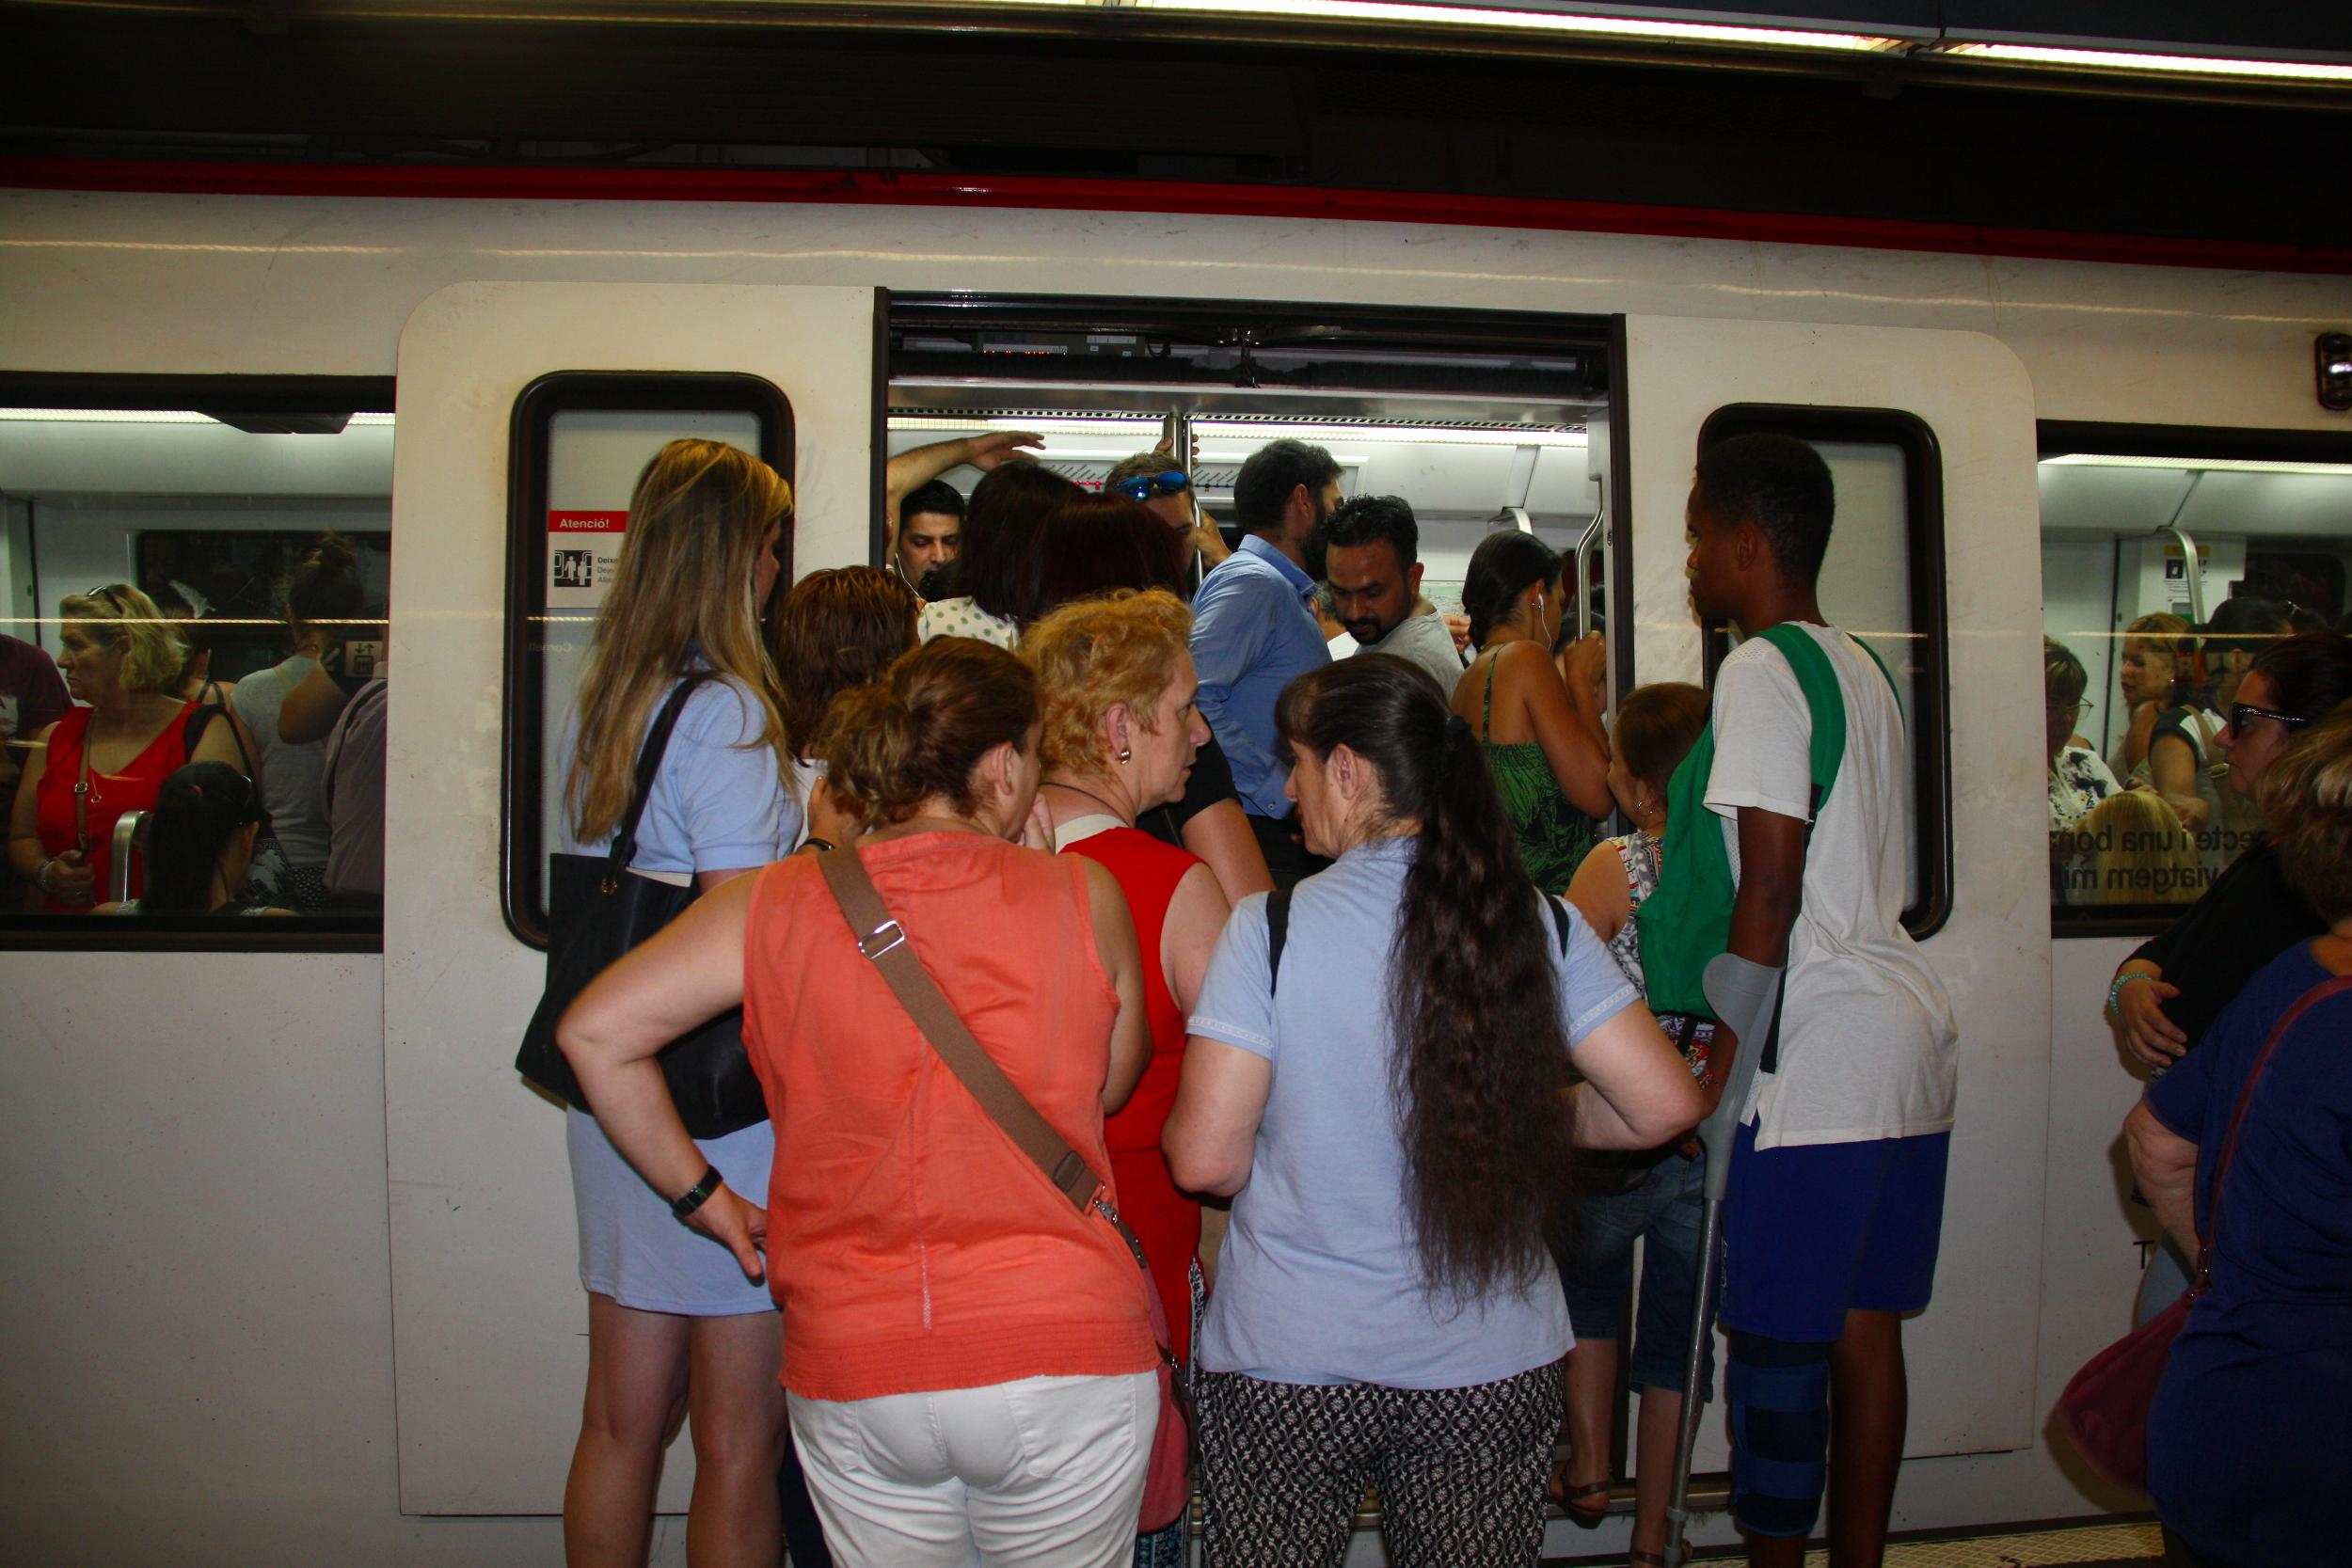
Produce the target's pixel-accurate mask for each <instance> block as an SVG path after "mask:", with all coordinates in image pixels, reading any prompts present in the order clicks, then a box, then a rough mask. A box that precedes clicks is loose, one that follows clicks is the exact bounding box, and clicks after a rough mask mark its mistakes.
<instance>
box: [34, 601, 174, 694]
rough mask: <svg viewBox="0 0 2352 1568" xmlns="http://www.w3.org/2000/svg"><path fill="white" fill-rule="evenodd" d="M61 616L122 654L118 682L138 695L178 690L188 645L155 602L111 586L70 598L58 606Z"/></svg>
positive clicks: (117, 676)
mask: <svg viewBox="0 0 2352 1568" xmlns="http://www.w3.org/2000/svg"><path fill="white" fill-rule="evenodd" d="M57 614H58V616H59V617H60V618H61V619H64V620H68V621H81V622H85V623H87V625H88V629H89V632H90V635H91V636H93V637H95V638H96V639H98V641H101V642H103V643H105V644H106V645H107V646H109V647H119V648H121V650H122V665H121V668H120V670H119V672H118V673H117V674H116V676H115V678H116V679H117V680H119V681H120V682H121V683H122V689H123V690H125V691H129V692H133V693H144V692H151V691H173V690H177V689H179V685H180V667H181V666H182V665H183V664H184V663H185V662H186V661H187V657H188V648H187V644H186V643H185V642H183V641H181V637H180V633H179V632H178V631H177V630H175V629H174V628H173V626H172V624H171V622H170V621H169V620H168V619H167V618H166V616H165V615H164V612H163V611H162V610H158V609H157V608H156V607H155V601H154V600H152V599H151V598H149V597H148V596H147V595H146V594H142V593H140V592H139V591H138V590H137V589H135V588H134V587H132V586H131V585H130V584H129V583H127V582H110V583H108V584H107V585H106V586H105V587H103V588H93V589H91V590H90V591H89V592H88V593H87V594H67V595H66V596H65V597H64V598H62V599H60V600H58V601H57Z"/></svg>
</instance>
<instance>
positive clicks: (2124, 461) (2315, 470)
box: [2042, 451, 2352, 479]
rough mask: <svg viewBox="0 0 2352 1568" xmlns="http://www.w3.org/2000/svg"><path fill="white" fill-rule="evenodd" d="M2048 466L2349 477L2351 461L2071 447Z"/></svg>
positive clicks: (2046, 462)
mask: <svg viewBox="0 0 2352 1568" xmlns="http://www.w3.org/2000/svg"><path fill="white" fill-rule="evenodd" d="M2042 467H2051V468H2167V469H2172V470H2175V471H2179V470H2185V469H2202V470H2204V471H2205V472H2208V473H2227V474H2328V475H2331V476H2333V477H2335V478H2339V479H2344V478H2352V463H2301V462H2293V461H2282V460H2275V459H2270V458H2258V457H2148V456H2144V455H2130V454H2125V453H2122V452H2105V451H2070V452H2066V453H2064V454H2062V455H2059V456H2057V457H2045V458H2043V459H2042Z"/></svg>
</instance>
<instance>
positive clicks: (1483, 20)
mask: <svg viewBox="0 0 2352 1568" xmlns="http://www.w3.org/2000/svg"><path fill="white" fill-rule="evenodd" d="M1124 4H1125V5H1127V6H1129V7H1132V8H1136V9H1138V10H1160V11H1215V12H1219V13H1223V14H1228V15H1237V16H1280V17H1311V18H1319V19H1323V20H1327V21H1332V22H1407V23H1418V24H1424V25H1434V26H1449V27H1510V28H1516V29H1518V30H1520V31H1524V32H1534V33H1568V34H1576V35H1581V36H1584V37H1592V38H1620V39H1624V38H1632V39H1663V40H1674V41H1677V42H1682V43H1731V44H1746V45H1751V46H1756V47H1762V48H1768V49H1827V50H1841V51H1845V52H1847V53H1852V54H1886V53H1890V52H1894V51H1899V50H1901V49H1902V48H1904V47H1905V44H1904V40H1900V39H1892V38H1881V37H1876V36H1873V35H1870V34H1867V33H1813V32H1804V31H1800V30H1798V29H1796V28H1790V27H1740V26H1734V25H1729V24H1722V23H1712V22H1658V21H1652V20H1650V19H1649V18H1646V17H1630V16H1570V15H1566V14H1564V13H1562V12H1558V11H1514V10H1501V9H1495V8H1487V7H1483V6H1453V5H1400V4H1396V3H1395V0H1124Z"/></svg>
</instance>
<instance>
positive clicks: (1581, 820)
mask: <svg viewBox="0 0 2352 1568" xmlns="http://www.w3.org/2000/svg"><path fill="white" fill-rule="evenodd" d="M1561 588H1562V585H1561V580H1560V557H1559V555H1558V553H1557V552H1556V551H1554V550H1553V549H1552V548H1551V546H1549V545H1546V544H1545V543H1544V542H1543V541H1542V540H1540V539H1538V538H1536V537H1535V536H1534V534H1532V533H1519V532H1517V531H1504V532H1501V533H1490V534H1488V535H1487V536H1486V538H1485V539H1484V540H1482V541H1480V543H1479V546H1478V548H1477V549H1476V550H1474V551H1472V552H1471V554H1470V570H1469V572H1468V574H1467V575H1466V576H1465V578H1464V579H1463V583H1462V605H1463V608H1464V609H1465V610H1468V611H1469V612H1470V641H1471V643H1472V644H1474V645H1475V646H1476V647H1477V648H1478V649H1479V655H1478V657H1477V658H1476V659H1475V660H1473V661H1472V662H1471V664H1470V668H1469V669H1467V670H1465V671H1463V672H1462V678H1461V680H1460V681H1458V682H1456V683H1455V685H1454V712H1456V713H1458V714H1460V715H1461V716H1462V717H1463V718H1464V719H1466V720H1468V721H1470V723H1472V724H1473V725H1475V726H1477V729H1478V737H1479V739H1480V740H1481V741H1482V742H1484V743H1485V746H1486V762H1487V764H1488V766H1489V767H1491V768H1493V769H1494V776H1495V786H1496V788H1497V789H1498V790H1500V791H1501V793H1502V807H1503V810H1504V811H1505V812H1506V813H1508V814H1509V816H1510V818H1511V827H1512V831H1513V832H1514V833H1515V834H1516V835H1517V836H1518V847H1519V860H1520V862H1521V863H1523V864H1525V865H1526V867H1527V874H1528V875H1529V876H1530V877H1532V878H1534V881H1535V885H1536V886H1537V887H1539V888H1542V889H1543V890H1544V891H1545V892H1546V893H1565V892H1566V891H1567V886H1568V882H1569V881H1570V879H1573V878H1574V877H1575V875H1576V868H1577V866H1578V865H1579V864H1581V863H1582V862H1583V859H1584V855H1585V851H1587V850H1589V849H1590V848H1591V847H1593V828H1594V825H1595V823H1596V821H1597V819H1599V818H1601V817H1605V816H1608V815H1609V813H1610V811H1611V810H1612V809H1613V801H1612V800H1611V797H1610V794H1609V732H1608V728H1607V725H1606V723H1605V722H1604V721H1603V717H1602V715H1603V711H1604V709H1605V708H1606V706H1607V700H1606V698H1605V696H1604V695H1603V692H1602V689H1601V688H1602V684H1603V682H1604V681H1605V680H1606V678H1607V674H1608V654H1607V653H1606V652H1605V651H1604V650H1603V648H1602V646H1601V641H1600V637H1599V634H1598V633H1594V634H1591V635H1588V636H1586V637H1585V638H1583V639H1582V640H1581V641H1578V642H1576V643H1574V644H1572V645H1571V646H1570V647H1569V648H1568V649H1567V651H1566V652H1565V655H1563V657H1562V658H1561V660H1560V662H1558V663H1554V662H1553V661H1552V657H1551V649H1552V644H1553V643H1554V642H1555V641H1557V640H1558V638H1559V634H1560V627H1561V617H1562V615H1563V614H1564V613H1565V602H1564V601H1565V594H1563V593H1562V591H1561Z"/></svg>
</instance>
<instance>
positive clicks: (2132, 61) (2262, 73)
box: [1933, 43, 2352, 86]
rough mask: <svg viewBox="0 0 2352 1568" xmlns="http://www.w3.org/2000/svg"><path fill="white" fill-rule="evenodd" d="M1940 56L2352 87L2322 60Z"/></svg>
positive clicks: (2029, 53)
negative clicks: (2320, 83)
mask: <svg viewBox="0 0 2352 1568" xmlns="http://www.w3.org/2000/svg"><path fill="white" fill-rule="evenodd" d="M1933 53H1935V54H1938V55H1958V56H1961V57H1963V58H1965V59H1975V60H1992V61H1994V62H1996V63H2001V64H2009V65H2046V66H2062V67H2064V68H2066V69H2068V70H2071V71H2139V72H2142V73H2156V74H2162V75H2175V76H2248V77H2259V78H2262V79H2264V80H2268V81H2282V82H2328V83H2342V84H2344V85H2346V86H2352V65H2327V64H2322V63H2321V62H2319V61H2316V60H2246V59H2227V58H2222V57H2219V56H2209V55H2147V54H2133V53H2129V52H2127V51H2124V50H2121V49H2065V48H2059V47H2058V46H2056V45H2045V44H2034V43H1947V44H1938V45H1936V46H1934V49H1933Z"/></svg>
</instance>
